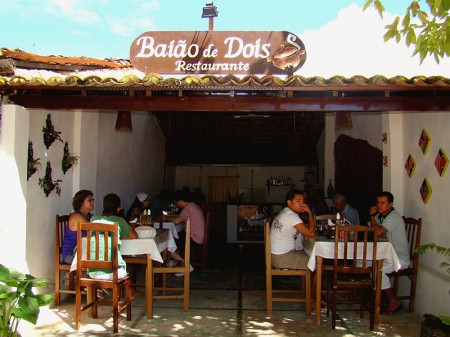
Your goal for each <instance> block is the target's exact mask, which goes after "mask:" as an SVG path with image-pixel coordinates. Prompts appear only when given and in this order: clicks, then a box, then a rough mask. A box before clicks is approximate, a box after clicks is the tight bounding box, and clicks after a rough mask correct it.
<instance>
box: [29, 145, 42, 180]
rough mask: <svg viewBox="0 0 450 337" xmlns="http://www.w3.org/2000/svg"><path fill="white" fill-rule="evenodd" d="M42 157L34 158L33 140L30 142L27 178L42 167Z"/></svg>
mask: <svg viewBox="0 0 450 337" xmlns="http://www.w3.org/2000/svg"><path fill="white" fill-rule="evenodd" d="M40 159H41V158H36V159H34V155H33V142H31V141H29V142H28V161H27V180H28V179H30V178H31V176H32V175H33V174H35V173H36V171H37V170H38V169H39V168H40V167H41V162H40Z"/></svg>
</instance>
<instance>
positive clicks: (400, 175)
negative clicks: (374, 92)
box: [339, 112, 450, 315]
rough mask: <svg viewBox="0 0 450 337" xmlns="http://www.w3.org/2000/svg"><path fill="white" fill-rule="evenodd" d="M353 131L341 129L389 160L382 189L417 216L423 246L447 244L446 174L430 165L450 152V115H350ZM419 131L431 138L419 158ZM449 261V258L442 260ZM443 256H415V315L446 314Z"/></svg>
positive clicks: (405, 285)
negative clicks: (412, 164)
mask: <svg viewBox="0 0 450 337" xmlns="http://www.w3.org/2000/svg"><path fill="white" fill-rule="evenodd" d="M352 121H353V128H352V129H351V130H347V131H344V130H340V131H339V134H341V133H344V134H347V135H349V136H351V137H353V138H360V139H364V140H367V141H368V142H369V143H370V144H371V145H373V146H375V147H378V148H380V149H382V151H383V155H385V156H387V157H388V165H387V166H384V167H383V189H385V190H388V191H391V192H392V193H393V194H394V197H395V201H394V206H395V208H396V209H397V210H398V211H399V212H400V214H402V215H405V216H408V217H415V218H419V217H421V218H422V221H423V225H422V226H423V227H422V240H421V241H422V243H429V242H435V243H437V244H440V245H443V246H447V247H448V246H449V245H448V242H450V230H449V229H450V217H449V215H448V213H447V212H446V210H447V208H448V196H449V195H450V174H449V173H448V172H447V173H446V174H445V176H444V177H440V176H439V175H438V174H437V171H436V168H435V166H434V160H435V158H436V154H437V151H438V150H439V149H440V148H443V149H444V151H445V152H446V153H447V155H448V153H449V152H450V134H449V133H448V126H449V125H450V114H449V113H448V112H441V113H437V112H428V113H419V112H417V113H414V112H413V113H404V112H385V113H379V114H368V115H364V114H361V115H355V114H352ZM422 129H426V130H427V131H428V133H429V135H430V137H431V139H432V141H431V145H430V148H429V150H428V154H427V155H423V153H422V152H421V149H420V148H419V145H418V142H419V138H420V134H421V132H422ZM383 132H386V133H387V136H388V138H387V143H386V144H383V143H382V141H381V134H382V133H383ZM409 154H412V155H413V156H414V159H415V161H416V164H417V167H416V170H415V173H414V175H413V176H412V177H411V178H408V176H407V174H406V171H405V167H404V165H405V162H406V160H407V158H408V155H409ZM424 178H428V180H429V182H430V184H431V187H432V190H433V192H432V195H431V198H430V201H429V202H428V204H426V205H425V204H424V203H423V202H422V199H421V196H420V193H419V190H420V186H421V184H422V181H423V179H424ZM447 260H448V259H447ZM442 261H445V258H442V257H439V256H437V255H436V254H434V253H427V254H425V255H423V256H421V257H420V266H419V280H418V286H417V292H416V296H417V298H416V311H417V312H419V313H421V314H423V313H425V312H427V313H433V314H437V313H446V314H447V315H448V314H450V306H449V305H448V303H450V293H449V281H450V277H449V276H448V274H446V273H445V272H444V271H443V270H441V269H440V268H439V263H440V262H442ZM400 286H401V289H400V292H401V293H406V292H408V291H409V281H407V280H402V281H401V284H400Z"/></svg>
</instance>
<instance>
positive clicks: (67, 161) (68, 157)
mask: <svg viewBox="0 0 450 337" xmlns="http://www.w3.org/2000/svg"><path fill="white" fill-rule="evenodd" d="M78 158H79V157H78V156H74V155H72V154H71V153H70V152H69V143H68V142H66V143H65V144H64V155H63V159H62V162H61V167H62V171H63V173H64V174H66V172H67V171H68V170H69V169H70V168H71V167H72V166H73V165H75V164H76V163H77V162H78Z"/></svg>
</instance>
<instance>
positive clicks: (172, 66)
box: [130, 31, 306, 75]
mask: <svg viewBox="0 0 450 337" xmlns="http://www.w3.org/2000/svg"><path fill="white" fill-rule="evenodd" d="M130 61H131V64H132V65H133V66H134V67H135V68H136V69H138V70H140V71H142V72H144V73H146V74H148V73H159V74H233V75H250V74H254V75H269V74H277V75H290V74H292V73H293V72H294V71H296V70H298V69H299V68H300V67H301V66H302V65H303V64H304V63H305V61H306V50H305V46H304V44H303V42H302V41H301V40H300V38H299V37H298V36H296V35H295V34H292V33H290V32H273V31H254V32H252V31H185V32H182V31H178V32H174V31H172V32H146V33H143V34H141V35H140V36H139V37H137V38H136V39H135V40H134V41H133V43H132V45H131V47H130Z"/></svg>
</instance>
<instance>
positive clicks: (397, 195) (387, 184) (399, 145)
mask: <svg viewBox="0 0 450 337" xmlns="http://www.w3.org/2000/svg"><path fill="white" fill-rule="evenodd" d="M382 133H386V134H387V142H386V143H385V144H383V156H386V157H387V166H383V190H384V191H389V192H391V193H392V194H393V195H394V207H395V208H396V209H397V210H398V211H399V212H400V214H403V208H404V207H403V201H404V200H405V196H404V193H403V191H404V188H403V187H404V186H403V181H404V180H403V178H404V175H405V172H404V170H402V169H401V168H403V167H404V164H405V162H406V158H403V139H404V136H403V115H402V113H400V112H398V113H397V112H386V113H383V114H382ZM380 137H381V135H380Z"/></svg>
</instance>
